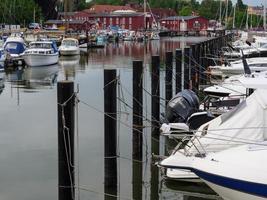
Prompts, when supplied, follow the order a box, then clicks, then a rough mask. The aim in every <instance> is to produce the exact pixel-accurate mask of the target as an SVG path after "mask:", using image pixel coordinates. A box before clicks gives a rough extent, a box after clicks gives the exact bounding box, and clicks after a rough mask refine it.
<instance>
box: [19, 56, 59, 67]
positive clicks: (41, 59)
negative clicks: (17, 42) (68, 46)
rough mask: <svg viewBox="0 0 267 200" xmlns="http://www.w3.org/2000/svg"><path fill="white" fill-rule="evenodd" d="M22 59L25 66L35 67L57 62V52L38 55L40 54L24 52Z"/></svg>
mask: <svg viewBox="0 0 267 200" xmlns="http://www.w3.org/2000/svg"><path fill="white" fill-rule="evenodd" d="M22 57H23V59H24V61H25V63H26V65H27V66H30V67H36V66H47V65H53V64H56V63H58V59H59V56H58V53H55V54H50V55H40V54H26V55H25V54H24V55H23V56H22Z"/></svg>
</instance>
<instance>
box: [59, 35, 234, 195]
mask: <svg viewBox="0 0 267 200" xmlns="http://www.w3.org/2000/svg"><path fill="white" fill-rule="evenodd" d="M231 40H232V35H225V36H221V37H217V38H212V39H209V40H206V41H203V42H200V43H196V44H191V45H190V46H189V47H186V48H184V49H176V50H175V52H172V51H169V52H166V53H165V60H164V61H162V62H161V61H160V56H158V55H155V56H152V57H151V125H152V128H151V153H152V154H155V155H158V154H159V146H160V144H159V141H160V137H159V126H160V124H159V122H160V100H161V98H163V99H165V101H166V102H168V101H169V100H170V99H171V98H172V97H173V93H178V92H180V91H182V90H183V89H192V90H194V91H198V90H199V85H201V84H206V81H207V77H206V73H205V71H206V70H207V67H208V66H210V65H213V64H214V63H213V61H212V59H210V58H212V57H216V56H219V55H220V52H221V48H222V47H224V46H226V45H227V43H228V42H230V41H231ZM161 63H164V64H163V65H164V67H162V65H161ZM160 70H165V97H160ZM143 71H144V64H143V61H140V60H138V61H133V77H132V80H133V81H132V83H133V93H132V95H133V105H132V106H133V118H132V119H133V121H132V166H133V170H132V186H133V187H132V195H133V197H132V198H133V199H142V184H143V177H142V176H143V173H142V172H143V170H142V167H143V158H144V155H143V139H144V135H143V130H144V126H143V120H144V117H143V109H144V108H143V90H144V88H143V81H144V80H143V78H144V76H143ZM174 82H175V86H173V83H174ZM117 84H118V82H117V72H116V69H114V70H104V113H105V114H104V115H105V117H104V127H105V128H104V130H105V131H104V140H105V141H104V145H105V147H104V165H105V166H104V181H105V182H104V192H105V194H106V195H105V199H117V196H118V188H117V185H118V174H117V173H118V170H117V169H118V166H117V159H118V155H117V152H118V150H117ZM75 97H76V96H75V92H74V83H73V82H69V81H64V82H59V83H58V176H59V177H58V183H59V186H58V199H59V200H74V199H75V189H77V185H76V184H75V174H74V172H75V169H74V166H75V165H74V163H75V161H74V154H75V152H74V138H75V137H74V107H75V102H76V101H75ZM150 174H151V180H150V181H151V186H150V189H151V191H150V199H153V200H154V199H158V198H159V196H158V191H159V188H158V186H159V184H158V180H159V170H158V168H157V167H156V166H154V165H153V164H152V163H151V170H150Z"/></svg>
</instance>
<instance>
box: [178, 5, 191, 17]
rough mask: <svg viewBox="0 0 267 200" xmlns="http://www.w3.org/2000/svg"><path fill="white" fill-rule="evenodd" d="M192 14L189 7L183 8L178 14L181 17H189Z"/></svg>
mask: <svg viewBox="0 0 267 200" xmlns="http://www.w3.org/2000/svg"><path fill="white" fill-rule="evenodd" d="M191 14H192V8H191V7H190V6H184V7H183V8H182V10H181V11H180V12H179V15H181V16H190V15H191Z"/></svg>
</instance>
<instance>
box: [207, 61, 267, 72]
mask: <svg viewBox="0 0 267 200" xmlns="http://www.w3.org/2000/svg"><path fill="white" fill-rule="evenodd" d="M246 60H247V63H248V66H249V68H250V70H251V71H252V72H261V71H266V70H267V57H257V58H248V59H246ZM209 71H210V73H211V74H221V75H234V74H243V72H244V67H243V61H242V60H241V59H240V60H237V61H233V62H230V63H229V64H226V65H221V66H210V67H209Z"/></svg>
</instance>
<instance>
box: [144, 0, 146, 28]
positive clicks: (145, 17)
mask: <svg viewBox="0 0 267 200" xmlns="http://www.w3.org/2000/svg"><path fill="white" fill-rule="evenodd" d="M144 30H146V0H144Z"/></svg>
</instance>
